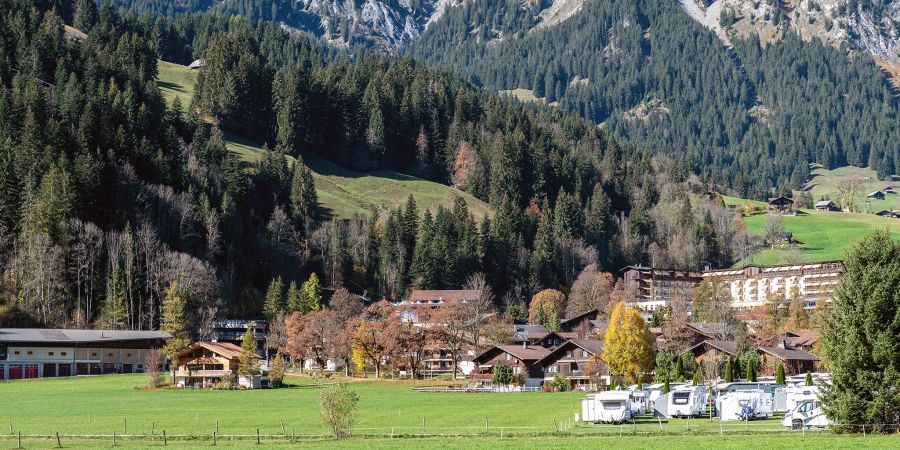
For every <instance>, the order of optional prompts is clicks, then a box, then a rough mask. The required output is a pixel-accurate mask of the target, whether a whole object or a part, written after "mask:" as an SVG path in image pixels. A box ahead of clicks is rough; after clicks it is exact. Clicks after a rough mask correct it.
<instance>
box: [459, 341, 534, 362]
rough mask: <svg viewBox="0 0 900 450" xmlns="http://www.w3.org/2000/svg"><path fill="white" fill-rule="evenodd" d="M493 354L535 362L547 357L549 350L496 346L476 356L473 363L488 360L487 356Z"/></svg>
mask: <svg viewBox="0 0 900 450" xmlns="http://www.w3.org/2000/svg"><path fill="white" fill-rule="evenodd" d="M495 353H509V354H510V355H512V356H513V357H515V358H516V359H520V360H522V361H526V362H527V361H537V360H539V359H541V358H543V357H545V356H547V355H549V354H550V350H547V349H546V348H544V347H522V346H521V345H498V346H495V347H491V348H489V349H487V350H485V351H484V352H482V353H481V354H480V355H478V356H476V357H475V358H474V359H473V361H475V362H476V363H478V362H479V361H485V360H490V357H488V355H493V354H495Z"/></svg>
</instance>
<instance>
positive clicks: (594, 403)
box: [581, 391, 632, 423]
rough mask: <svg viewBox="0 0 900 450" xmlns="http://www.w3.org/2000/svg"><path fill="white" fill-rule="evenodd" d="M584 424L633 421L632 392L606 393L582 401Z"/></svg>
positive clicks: (589, 396) (590, 396)
mask: <svg viewBox="0 0 900 450" xmlns="http://www.w3.org/2000/svg"><path fill="white" fill-rule="evenodd" d="M581 417H582V419H581V420H582V421H584V422H594V423H622V422H625V421H628V420H631V417H632V416H631V392H630V391H606V392H600V393H597V394H593V395H588V396H587V397H585V398H583V399H581Z"/></svg>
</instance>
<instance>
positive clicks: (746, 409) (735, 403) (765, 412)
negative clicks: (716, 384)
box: [716, 389, 775, 421]
mask: <svg viewBox="0 0 900 450" xmlns="http://www.w3.org/2000/svg"><path fill="white" fill-rule="evenodd" d="M716 411H717V412H718V414H719V420H722V421H728V420H751V419H757V418H768V417H772V415H773V414H774V412H775V400H774V396H773V395H772V394H771V393H769V392H765V391H763V390H761V389H758V390H755V391H736V392H728V393H725V394H722V395H720V396H719V397H718V398H717V399H716Z"/></svg>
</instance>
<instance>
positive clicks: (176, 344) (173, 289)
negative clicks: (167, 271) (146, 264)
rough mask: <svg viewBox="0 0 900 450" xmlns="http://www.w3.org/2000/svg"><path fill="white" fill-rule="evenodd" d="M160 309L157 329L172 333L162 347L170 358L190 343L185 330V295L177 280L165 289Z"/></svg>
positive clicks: (186, 325)
mask: <svg viewBox="0 0 900 450" xmlns="http://www.w3.org/2000/svg"><path fill="white" fill-rule="evenodd" d="M161 309H162V311H161V312H160V318H159V331H163V332H166V333H169V334H171V335H172V338H170V339H169V340H168V341H167V342H166V346H165V347H163V353H165V355H166V356H168V357H169V359H172V358H174V357H175V355H176V354H177V353H178V352H179V351H181V350H182V349H183V348H185V347H187V346H188V345H190V339H189V338H188V332H187V331H188V330H187V327H188V324H187V296H186V295H185V294H184V292H182V291H181V289H180V288H179V287H178V282H177V281H173V282H172V283H171V284H169V287H168V288H167V289H166V295H165V297H163V301H162V307H161Z"/></svg>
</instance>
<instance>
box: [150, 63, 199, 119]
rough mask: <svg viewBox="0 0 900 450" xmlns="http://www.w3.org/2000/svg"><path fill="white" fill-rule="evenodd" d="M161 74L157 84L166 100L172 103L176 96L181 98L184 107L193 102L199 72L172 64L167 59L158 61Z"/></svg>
mask: <svg viewBox="0 0 900 450" xmlns="http://www.w3.org/2000/svg"><path fill="white" fill-rule="evenodd" d="M157 68H158V70H159V76H158V79H157V84H158V85H159V90H160V92H162V95H163V97H164V98H165V99H166V102H168V103H172V101H173V100H175V98H176V97H178V98H180V99H181V105H182V107H183V108H187V106H188V105H189V104H190V103H191V97H193V96H194V83H196V82H197V72H194V71H192V70H191V69H188V68H187V66H182V65H179V64H172V63H169V62H165V61H157Z"/></svg>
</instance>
